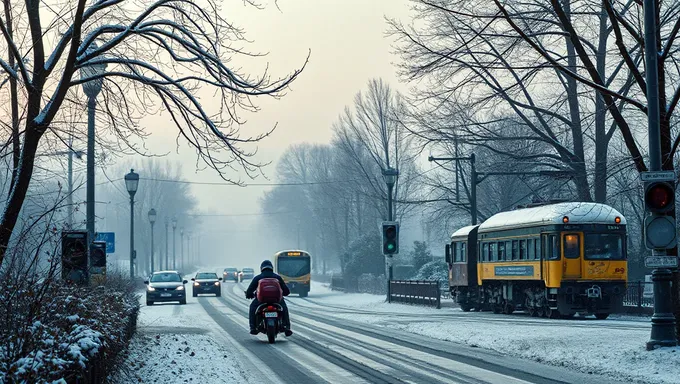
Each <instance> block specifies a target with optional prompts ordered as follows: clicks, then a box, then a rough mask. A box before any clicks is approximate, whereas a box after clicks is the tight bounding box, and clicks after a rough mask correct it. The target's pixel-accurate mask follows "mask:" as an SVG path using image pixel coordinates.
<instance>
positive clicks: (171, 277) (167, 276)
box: [151, 273, 182, 283]
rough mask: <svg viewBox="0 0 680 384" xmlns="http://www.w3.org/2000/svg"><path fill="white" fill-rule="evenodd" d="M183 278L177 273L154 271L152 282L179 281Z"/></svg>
mask: <svg viewBox="0 0 680 384" xmlns="http://www.w3.org/2000/svg"><path fill="white" fill-rule="evenodd" d="M180 281H182V278H181V277H180V276H179V275H178V274H177V273H154V274H153V275H152V276H151V282H152V283H179V282H180Z"/></svg>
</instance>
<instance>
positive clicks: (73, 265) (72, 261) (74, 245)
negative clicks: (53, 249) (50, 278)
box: [61, 231, 87, 282]
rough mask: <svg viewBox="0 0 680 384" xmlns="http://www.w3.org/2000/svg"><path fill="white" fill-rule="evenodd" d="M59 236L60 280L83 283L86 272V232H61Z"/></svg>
mask: <svg viewBox="0 0 680 384" xmlns="http://www.w3.org/2000/svg"><path fill="white" fill-rule="evenodd" d="M61 236H62V237H61V278H62V279H63V280H70V281H76V282H84V281H85V276H86V275H85V272H86V271H87V232H85V231H63V232H62V235H61Z"/></svg>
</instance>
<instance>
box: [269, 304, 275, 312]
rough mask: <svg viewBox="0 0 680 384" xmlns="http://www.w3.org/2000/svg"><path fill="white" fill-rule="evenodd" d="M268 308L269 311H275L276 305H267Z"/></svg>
mask: <svg viewBox="0 0 680 384" xmlns="http://www.w3.org/2000/svg"><path fill="white" fill-rule="evenodd" d="M267 310H268V311H269V312H274V310H275V308H274V306H272V305H270V306H268V307H267Z"/></svg>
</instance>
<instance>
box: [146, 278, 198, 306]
mask: <svg viewBox="0 0 680 384" xmlns="http://www.w3.org/2000/svg"><path fill="white" fill-rule="evenodd" d="M186 283H188V281H186V280H183V279H182V276H181V275H180V274H179V272H177V271H160V272H154V273H153V274H152V275H151V276H150V278H149V280H146V281H144V284H146V305H153V303H158V302H168V301H178V302H179V303H180V304H186V303H187V292H186V289H185V288H184V284H186Z"/></svg>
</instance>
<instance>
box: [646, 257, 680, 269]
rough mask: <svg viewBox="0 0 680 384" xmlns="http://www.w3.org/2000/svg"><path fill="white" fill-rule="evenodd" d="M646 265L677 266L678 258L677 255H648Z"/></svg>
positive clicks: (654, 266) (655, 266)
mask: <svg viewBox="0 0 680 384" xmlns="http://www.w3.org/2000/svg"><path fill="white" fill-rule="evenodd" d="M645 267H647V268H677V267H678V258H677V257H676V256H647V257H645Z"/></svg>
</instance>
